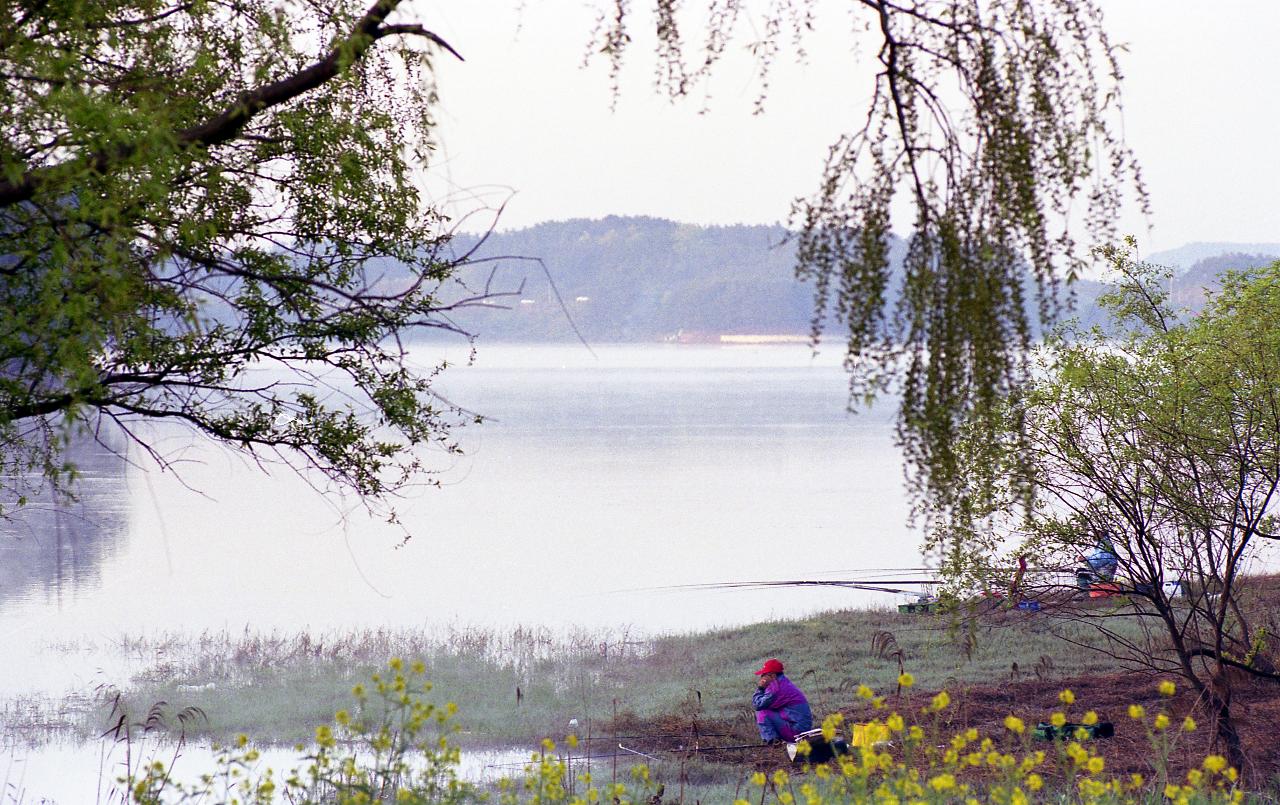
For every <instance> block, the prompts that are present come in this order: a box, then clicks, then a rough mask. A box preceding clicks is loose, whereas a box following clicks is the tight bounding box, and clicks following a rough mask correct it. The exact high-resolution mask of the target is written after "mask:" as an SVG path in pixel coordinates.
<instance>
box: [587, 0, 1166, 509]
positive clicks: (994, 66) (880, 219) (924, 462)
mask: <svg viewBox="0 0 1280 805" xmlns="http://www.w3.org/2000/svg"><path fill="white" fill-rule="evenodd" d="M680 5H681V4H680V3H678V2H675V0H656V2H655V12H654V19H655V20H656V24H657V40H658V46H657V57H658V62H659V69H658V71H657V82H658V87H659V89H660V90H661V91H663V92H665V93H667V94H669V95H670V96H671V97H672V98H673V99H674V98H679V97H683V96H687V95H689V94H691V93H692V92H693V91H694V90H695V89H697V88H699V87H703V88H705V87H706V82H707V79H708V78H709V76H710V75H711V74H712V72H713V71H714V69H715V67H716V65H717V64H718V63H720V62H721V60H722V58H723V56H724V55H725V53H726V50H727V48H728V47H729V44H730V43H732V42H734V41H735V39H736V38H738V37H739V34H738V30H739V29H740V28H749V29H750V30H751V31H752V33H751V34H742V35H741V39H743V40H744V41H745V43H746V44H747V46H748V47H749V49H750V51H751V52H752V53H753V54H754V55H755V58H756V61H757V68H758V74H759V75H760V76H761V78H760V87H761V95H760V97H759V99H758V101H757V102H758V103H759V104H764V102H765V101H766V99H767V95H768V91H769V71H770V68H771V66H772V65H773V64H774V62H775V61H776V60H777V58H778V57H779V55H780V54H781V53H783V52H784V50H790V51H793V52H795V53H796V54H797V56H798V57H800V58H802V59H803V56H804V53H803V49H804V47H805V43H806V42H807V41H808V40H809V39H810V38H811V37H812V36H813V35H814V32H815V30H816V27H817V26H818V24H819V17H820V12H822V13H823V14H825V12H826V11H828V10H829V9H828V8H827V7H826V6H824V7H823V8H822V9H819V8H818V4H817V3H816V2H814V0H791V1H787V0H777V1H775V2H771V3H769V4H768V6H767V8H764V9H760V10H753V9H751V8H749V7H747V4H745V3H742V2H738V1H737V0H708V2H705V3H704V4H701V5H700V6H699V11H700V12H701V17H700V18H699V19H698V23H697V26H698V27H700V28H701V30H702V31H703V32H704V33H705V38H704V39H703V42H702V44H701V45H700V46H699V47H689V46H687V45H686V44H685V42H684V40H683V38H682V32H683V30H684V29H685V28H688V27H689V22H688V20H689V17H687V16H682V14H681V13H677V12H678V7H679V6H680ZM846 5H847V6H848V8H849V10H850V12H851V14H852V17H853V23H852V26H851V28H850V37H851V38H860V37H865V36H870V37H872V39H873V41H874V42H875V43H876V44H875V48H874V51H873V52H874V54H875V55H874V59H865V60H864V61H865V62H866V63H865V64H864V65H863V66H864V67H865V68H866V69H869V70H872V71H874V74H873V75H872V76H869V77H868V78H869V79H870V80H871V85H872V86H873V88H874V89H873V92H872V94H871V95H870V99H869V101H868V102H867V104H866V107H865V116H863V117H861V118H859V120H858V121H857V122H856V123H855V125H854V126H853V127H851V130H850V131H848V132H847V133H846V134H844V135H843V136H841V137H840V138H839V139H838V140H837V141H836V142H835V143H834V144H833V145H832V146H831V150H830V153H829V156H828V158H827V160H826V164H825V167H824V170H823V172H822V175H821V178H820V181H819V184H818V190H817V191H816V192H815V193H814V194H813V195H812V196H810V197H808V198H805V199H800V200H798V201H797V202H796V203H795V205H794V207H793V220H792V224H793V227H794V229H795V230H796V232H797V235H796V237H797V247H798V262H797V266H796V273H797V274H798V276H799V277H800V278H802V279H805V280H808V281H810V282H812V283H813V287H814V289H815V304H814V308H813V310H814V313H813V321H812V334H813V337H814V339H815V341H816V339H817V338H818V336H820V335H821V334H822V333H823V332H824V330H825V329H826V327H827V326H828V322H829V320H830V319H831V318H834V319H835V320H836V322H837V323H838V324H841V325H844V327H846V328H847V342H846V350H847V351H846V355H845V365H846V367H847V369H848V370H849V372H850V391H851V402H852V403H855V404H856V403H859V402H865V401H869V400H870V399H872V398H874V397H875V396H876V395H877V394H881V393H884V392H886V391H896V392H900V393H901V397H902V402H901V409H900V416H899V427H898V435H899V439H900V441H901V444H902V447H903V449H904V451H905V454H906V458H907V462H908V467H909V469H908V476H909V478H908V480H909V482H910V486H911V487H912V489H913V490H914V491H915V492H916V493H918V497H917V504H918V505H917V509H916V512H917V514H922V515H924V516H925V517H926V518H927V519H933V517H935V516H937V515H941V514H945V513H946V512H947V511H948V510H950V509H952V508H954V507H955V506H956V505H957V501H956V500H955V499H954V498H953V495H952V490H953V489H954V487H955V484H956V472H957V467H956V455H955V452H954V451H953V449H952V444H953V442H954V440H955V438H956V436H957V434H958V433H959V430H960V428H961V426H962V425H964V426H965V427H967V428H968V429H969V430H968V431H967V432H968V433H970V434H972V428H973V427H975V426H976V427H977V428H978V429H979V431H981V430H983V429H986V430H987V431H988V432H990V433H992V434H994V432H995V431H996V429H998V428H1001V427H1003V425H1002V424H1001V420H1000V419H999V418H997V417H995V416H993V410H994V408H995V404H996V403H997V402H999V401H1001V400H1002V399H1004V398H1006V397H1008V396H1010V395H1015V394H1017V393H1018V389H1019V388H1020V387H1021V386H1022V385H1023V383H1024V382H1025V381H1026V379H1027V373H1028V363H1027V358H1026V356H1027V350H1028V348H1029V347H1030V345H1031V343H1032V340H1033V337H1034V335H1035V333H1036V322H1037V320H1039V321H1042V322H1048V321H1050V320H1052V319H1053V318H1054V317H1055V316H1056V315H1057V314H1058V313H1059V312H1060V310H1061V308H1062V304H1063V302H1064V301H1067V300H1069V294H1064V293H1063V286H1064V283H1065V284H1069V283H1070V282H1071V281H1072V280H1073V279H1074V278H1075V277H1076V276H1077V275H1078V273H1079V272H1080V270H1081V269H1082V267H1083V266H1084V265H1085V262H1086V260H1087V258H1088V255H1089V254H1090V249H1091V247H1092V246H1094V245H1096V244H1099V243H1105V242H1108V241H1110V240H1113V239H1114V238H1115V235H1116V233H1115V232H1114V230H1113V226H1114V222H1115V220H1116V219H1117V216H1118V213H1119V211H1120V207H1121V204H1122V201H1123V200H1124V198H1125V195H1126V193H1127V192H1132V193H1133V195H1134V196H1135V197H1136V199H1137V200H1138V202H1139V204H1140V206H1141V207H1142V208H1143V211H1144V212H1145V208H1146V191H1145V189H1144V187H1143V185H1142V179H1141V175H1140V172H1139V168H1138V165H1137V162H1136V161H1135V159H1134V158H1133V155H1132V154H1131V152H1130V151H1129V149H1128V148H1127V147H1126V146H1125V145H1124V143H1123V141H1122V140H1121V138H1120V136H1119V134H1118V130H1119V123H1120V113H1121V108H1120V99H1119V93H1118V87H1119V82H1120V78H1121V76H1120V69H1119V66H1118V64H1117V60H1116V51H1117V47H1116V46H1115V45H1114V44H1113V43H1112V42H1111V40H1110V39H1109V38H1108V36H1107V33H1106V31H1105V29H1104V28H1103V23H1102V14H1101V11H1100V9H1099V7H1098V4H1097V3H1095V2H1092V0H981V1H980V0H911V1H910V2H890V1H889V0H851V2H849V3H848V4H846ZM753 14H755V15H757V16H756V18H755V19H753V20H751V22H752V23H753V24H751V25H749V26H747V25H744V24H743V23H744V20H745V19H747V18H749V17H752V15H753ZM634 17H635V14H634V13H633V12H632V9H631V8H630V3H628V2H626V0H617V2H615V3H614V4H613V5H612V6H611V8H610V10H609V12H608V13H606V14H603V15H602V16H601V20H600V25H599V28H598V30H597V32H596V34H597V40H598V45H599V50H600V51H601V52H603V53H604V54H605V55H606V57H607V58H608V60H609V62H610V69H611V73H612V75H613V78H614V86H615V88H616V87H617V77H618V75H619V73H620V67H621V64H622V59H623V56H624V54H625V52H626V50H627V46H628V44H629V43H630V42H631V35H630V33H629V32H628V26H629V25H631V24H632V23H633V18H634ZM682 21H683V23H684V27H683V28H682ZM823 24H826V23H825V22H824V23H823ZM856 78H860V77H859V76H851V77H850V82H849V85H850V86H856V87H859V91H860V88H861V87H862V86H863V84H861V83H859V82H858V81H857V80H854V79H856ZM837 100H844V99H833V107H834V106H835V105H836V101H837ZM904 193H905V194H906V196H907V197H908V199H909V201H910V202H911V207H912V208H913V209H914V221H913V228H912V231H911V233H910V235H909V237H908V238H907V247H906V252H905V259H904V262H903V273H902V275H901V276H898V275H897V274H896V273H895V271H894V270H893V261H891V247H892V244H893V238H892V236H891V231H890V226H891V217H892V216H891V211H892V210H893V209H894V208H895V199H896V198H898V197H899V196H900V195H901V194H904ZM900 206H901V205H899V207H900ZM894 298H896V299H898V302H897V305H896V307H895V306H893V305H891V304H890V300H891V299H894Z"/></svg>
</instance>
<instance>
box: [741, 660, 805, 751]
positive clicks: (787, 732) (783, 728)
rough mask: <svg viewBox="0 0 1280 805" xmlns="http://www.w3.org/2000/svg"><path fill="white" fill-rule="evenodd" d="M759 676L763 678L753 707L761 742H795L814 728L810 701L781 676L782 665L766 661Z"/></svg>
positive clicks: (757, 686) (757, 674)
mask: <svg viewBox="0 0 1280 805" xmlns="http://www.w3.org/2000/svg"><path fill="white" fill-rule="evenodd" d="M756 676H758V677H760V679H759V681H758V682H757V683H756V692H755V695H753V696H752V697H751V704H752V705H754V706H755V708H756V727H757V728H759V730H760V738H761V740H763V741H764V742H765V743H773V742H775V741H794V740H795V738H796V735H798V734H799V733H801V732H805V731H806V730H810V729H813V713H812V711H810V710H809V700H808V699H806V698H805V697H804V694H803V693H801V692H800V688H797V687H796V686H795V685H794V684H793V683H792V682H791V680H790V679H787V677H786V676H785V675H784V674H783V673H782V663H780V662H778V661H777V660H775V659H770V660H767V661H765V664H764V666H763V667H762V668H761V669H760V670H759V671H756Z"/></svg>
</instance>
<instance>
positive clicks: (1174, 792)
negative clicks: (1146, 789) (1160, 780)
mask: <svg viewBox="0 0 1280 805" xmlns="http://www.w3.org/2000/svg"><path fill="white" fill-rule="evenodd" d="M1181 792H1182V786H1180V785H1178V784H1177V783H1169V784H1168V785H1166V786H1165V787H1164V795H1165V798H1166V799H1177V798H1178V794H1179V793H1181Z"/></svg>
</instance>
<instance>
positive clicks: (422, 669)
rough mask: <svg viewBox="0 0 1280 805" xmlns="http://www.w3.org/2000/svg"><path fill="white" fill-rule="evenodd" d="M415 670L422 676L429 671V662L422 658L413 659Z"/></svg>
mask: <svg viewBox="0 0 1280 805" xmlns="http://www.w3.org/2000/svg"><path fill="white" fill-rule="evenodd" d="M413 672H414V673H415V674H417V675H418V676H422V675H423V674H425V673H426V672H427V664H426V663H425V662H423V661H422V660H414V661H413Z"/></svg>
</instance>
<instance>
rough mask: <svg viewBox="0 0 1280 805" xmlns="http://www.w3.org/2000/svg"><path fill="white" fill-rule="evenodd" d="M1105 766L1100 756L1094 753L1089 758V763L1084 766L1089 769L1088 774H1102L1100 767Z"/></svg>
mask: <svg viewBox="0 0 1280 805" xmlns="http://www.w3.org/2000/svg"><path fill="white" fill-rule="evenodd" d="M1105 766H1106V763H1105V761H1103V759H1102V758H1100V757H1098V756H1096V755H1095V756H1093V757H1091V758H1089V763H1088V764H1087V765H1086V768H1087V769H1089V773H1090V774H1102V769H1103V768H1104V767H1105Z"/></svg>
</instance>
